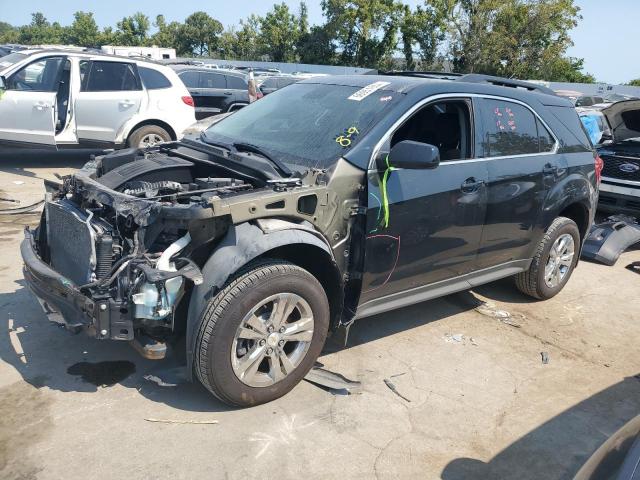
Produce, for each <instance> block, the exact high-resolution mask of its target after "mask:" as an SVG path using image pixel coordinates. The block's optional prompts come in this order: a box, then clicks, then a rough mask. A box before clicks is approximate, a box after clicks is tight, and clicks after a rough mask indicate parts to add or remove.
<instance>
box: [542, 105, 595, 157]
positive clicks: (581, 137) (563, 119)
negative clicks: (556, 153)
mask: <svg viewBox="0 0 640 480" xmlns="http://www.w3.org/2000/svg"><path fill="white" fill-rule="evenodd" d="M546 108H547V110H548V111H550V112H551V113H553V115H554V116H555V117H556V118H557V119H558V122H556V125H553V124H552V125H551V128H553V131H554V132H555V133H556V134H558V136H559V139H560V142H561V147H562V149H561V152H584V151H585V150H591V148H592V147H591V141H590V140H589V135H588V133H587V131H586V130H585V129H584V126H583V125H582V122H581V121H580V118H579V117H578V113H577V112H576V110H575V108H571V107H556V106H548V107H546ZM560 132H567V133H568V134H569V135H567V134H566V133H563V134H560Z"/></svg>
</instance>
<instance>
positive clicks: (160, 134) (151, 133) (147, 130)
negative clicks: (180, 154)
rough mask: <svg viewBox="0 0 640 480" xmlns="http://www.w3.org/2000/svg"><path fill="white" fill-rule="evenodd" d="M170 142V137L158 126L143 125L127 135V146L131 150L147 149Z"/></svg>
mask: <svg viewBox="0 0 640 480" xmlns="http://www.w3.org/2000/svg"><path fill="white" fill-rule="evenodd" d="M169 141H171V135H169V132H167V131H166V130H165V129H164V128H162V127H159V126H158V125H144V126H142V127H140V128H138V129H136V130H135V131H133V132H132V133H131V135H129V139H128V140H127V145H128V146H129V147H132V148H147V147H152V146H154V145H157V144H159V143H164V142H169Z"/></svg>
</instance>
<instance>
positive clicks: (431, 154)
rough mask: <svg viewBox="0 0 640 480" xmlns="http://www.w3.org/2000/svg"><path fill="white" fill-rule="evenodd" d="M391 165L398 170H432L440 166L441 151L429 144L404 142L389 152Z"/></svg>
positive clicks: (411, 141) (397, 144)
mask: <svg viewBox="0 0 640 480" xmlns="http://www.w3.org/2000/svg"><path fill="white" fill-rule="evenodd" d="M389 164H390V165H392V166H394V167H397V168H408V169H425V168H427V169H432V168H436V167H437V166H438V165H440V150H438V147H436V146H434V145H430V144H428V143H420V142H414V141H413V140H403V141H402V142H398V143H396V144H395V145H394V146H393V148H392V149H391V152H389Z"/></svg>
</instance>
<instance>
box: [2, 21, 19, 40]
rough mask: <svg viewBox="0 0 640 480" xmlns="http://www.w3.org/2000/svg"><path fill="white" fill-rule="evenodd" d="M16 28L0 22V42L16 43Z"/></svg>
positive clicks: (17, 34)
mask: <svg viewBox="0 0 640 480" xmlns="http://www.w3.org/2000/svg"><path fill="white" fill-rule="evenodd" d="M18 36H19V33H18V29H17V28H15V27H14V26H13V25H10V24H8V23H7V22H0V42H2V43H16V42H17V41H18Z"/></svg>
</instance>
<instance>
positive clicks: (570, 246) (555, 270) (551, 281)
mask: <svg viewBox="0 0 640 480" xmlns="http://www.w3.org/2000/svg"><path fill="white" fill-rule="evenodd" d="M574 255H575V242H574V241H573V237H572V236H571V235H569V234H568V233H564V234H562V235H560V236H559V237H558V238H557V239H556V241H555V242H553V245H552V246H551V250H550V251H549V259H548V260H547V264H546V266H545V269H544V283H545V284H546V285H547V287H549V288H555V287H557V286H558V285H560V284H561V283H562V281H563V280H564V279H565V277H566V276H567V274H568V273H569V272H570V271H571V266H572V264H573V256H574Z"/></svg>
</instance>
